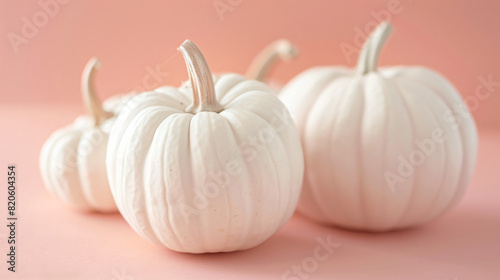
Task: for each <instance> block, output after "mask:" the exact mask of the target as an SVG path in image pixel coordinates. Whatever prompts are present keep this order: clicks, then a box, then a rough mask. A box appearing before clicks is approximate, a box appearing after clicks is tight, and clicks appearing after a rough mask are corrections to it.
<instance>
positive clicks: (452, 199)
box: [419, 71, 472, 217]
mask: <svg viewBox="0 0 500 280" xmlns="http://www.w3.org/2000/svg"><path fill="white" fill-rule="evenodd" d="M426 72H428V73H431V74H433V75H434V73H433V72H432V71H426ZM444 81H445V82H446V83H447V84H448V85H447V86H450V85H449V83H448V81H446V80H444ZM419 82H420V83H421V84H424V85H426V86H427V87H428V88H430V89H433V90H434V91H435V92H436V93H438V94H437V96H438V97H439V98H440V99H441V100H443V102H445V104H446V105H447V108H448V110H451V111H452V112H453V110H452V106H450V105H449V102H447V100H446V99H445V98H444V97H443V96H442V95H441V94H440V91H439V90H435V89H434V88H433V87H432V86H430V85H428V84H427V83H426V82H423V81H422V80H419ZM451 87H452V88H453V89H454V87H453V86H451ZM454 90H455V89H454ZM455 92H458V91H456V90H455ZM458 100H459V101H460V102H462V103H463V100H462V98H461V97H460V96H459V97H458ZM450 102H452V101H451V100H450ZM457 102H458V101H457ZM471 118H472V116H471ZM462 126H463V124H462ZM459 134H460V136H461V137H458V138H459V141H460V146H461V150H462V154H463V157H462V160H461V162H460V172H459V174H460V175H459V176H460V177H459V179H458V181H457V185H456V187H455V193H454V195H453V196H452V197H451V198H450V200H449V203H448V205H447V206H446V207H445V208H443V209H442V210H441V211H440V212H439V213H437V214H435V216H434V217H438V216H440V215H441V214H442V213H444V212H446V211H447V210H448V209H450V208H451V207H453V206H454V204H455V203H453V201H455V202H456V201H457V200H458V199H459V198H460V197H461V191H460V185H461V184H464V183H463V181H464V180H463V176H465V175H466V174H464V173H465V172H463V170H464V168H465V167H464V166H466V164H465V163H466V162H468V160H467V159H466V152H465V145H464V143H463V139H465V138H466V137H464V136H465V135H464V134H465V132H464V129H463V127H460V128H459ZM469 181H470V178H469ZM464 185H465V187H463V189H466V186H467V184H464Z"/></svg>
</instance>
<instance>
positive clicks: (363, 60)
mask: <svg viewBox="0 0 500 280" xmlns="http://www.w3.org/2000/svg"><path fill="white" fill-rule="evenodd" d="M391 32H392V27H391V25H390V24H389V22H387V21H384V22H382V23H381V24H379V25H378V26H377V28H375V30H374V31H373V32H372V34H370V37H369V38H368V39H367V40H366V41H365V43H364V44H363V48H362V49H361V54H360V55H359V59H358V65H357V72H358V73H359V74H361V75H364V74H367V73H369V72H373V71H376V70H377V62H378V57H379V54H380V50H381V49H382V46H383V45H384V43H385V41H386V40H387V38H389V35H390V34H391Z"/></svg>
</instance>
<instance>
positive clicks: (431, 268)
mask: <svg viewBox="0 0 500 280" xmlns="http://www.w3.org/2000/svg"><path fill="white" fill-rule="evenodd" d="M81 111H82V109H81V106H77V105H64V106H63V105H9V106H6V105H1V106H0V115H1V117H0V127H1V128H2V136H1V139H2V140H1V141H2V142H1V146H0V166H1V167H2V168H3V171H1V172H0V182H6V181H7V179H6V173H7V165H8V164H12V163H13V164H16V166H17V170H18V201H19V203H18V204H19V209H18V217H19V221H18V223H19V225H18V243H19V244H18V246H19V247H18V248H19V251H18V266H17V272H16V273H15V274H14V273H11V272H8V271H7V264H6V263H5V262H4V260H5V258H6V257H5V254H6V250H7V247H6V240H5V238H6V230H5V226H1V227H0V229H1V230H0V251H1V255H2V256H4V257H2V262H1V264H0V279H106V280H109V279H114V280H132V279H137V280H138V279H281V277H282V276H283V274H284V273H286V272H287V271H288V270H291V269H292V267H293V266H294V265H296V266H300V265H302V264H305V265H306V267H307V268H308V269H309V270H310V271H311V272H310V273H307V274H304V275H302V276H303V279H407V280H412V279H415V280H422V279H436V280H452V279H458V280H462V279H481V280H488V279H491V280H494V279H495V280H497V279H500V266H499V264H500V263H499V262H500V203H499V201H498V197H499V195H500V189H499V182H500V175H499V174H500V173H499V172H498V170H500V150H499V149H498V143H499V141H500V131H498V130H493V129H490V128H481V127H480V148H479V158H478V165H477V169H476V173H475V176H474V179H473V182H472V185H471V187H470V189H469V191H468V193H467V194H466V196H465V198H464V199H463V201H462V202H461V203H460V204H459V205H458V206H457V207H456V208H455V209H453V210H452V211H451V212H449V213H448V214H446V215H444V216H442V217H440V218H439V219H437V220H435V221H433V222H431V223H429V224H427V225H425V226H422V227H419V228H415V229H412V230H406V231H400V232H393V233H387V234H368V233H359V232H349V231H345V230H340V229H336V228H332V227H326V226H320V225H316V224H314V223H311V222H309V221H307V220H306V219H305V218H303V217H301V216H295V217H293V218H292V220H291V221H290V222H289V223H287V224H286V226H285V227H284V228H283V229H282V230H280V231H279V232H278V233H277V234H276V235H274V236H273V237H272V238H271V239H269V240H268V241H266V242H265V243H264V244H262V245H260V246H258V247H256V248H254V249H252V250H248V251H244V252H235V253H225V254H205V255H190V254H181V253H175V252H172V251H169V250H168V249H166V248H162V247H157V246H155V245H153V244H150V243H148V242H147V241H145V240H144V239H142V238H141V237H140V236H138V235H137V234H136V233H135V232H134V231H133V230H132V229H131V228H130V227H129V226H128V225H127V223H126V222H125V221H124V220H123V219H122V218H121V217H120V216H119V215H112V216H106V215H99V214H82V213H78V212H75V211H72V210H69V209H68V208H67V207H66V205H63V204H62V203H61V202H59V201H58V200H57V199H56V198H55V197H52V196H50V195H49V194H48V192H47V191H46V190H45V189H44V187H43V185H42V182H41V177H40V174H39V171H38V156H39V151H40V148H41V145H42V143H43V141H45V139H46V138H47V137H48V135H49V134H50V133H51V132H52V131H53V130H54V129H56V128H58V127H60V126H62V125H64V124H66V123H69V122H70V121H72V120H73V118H74V117H75V116H76V115H77V114H78V112H81ZM4 185H5V184H4ZM6 201H7V199H6V188H2V189H1V190H0V213H1V215H0V219H1V221H2V224H3V223H4V222H5V221H6V220H5V219H6V212H7V211H6V210H5V209H6ZM318 238H320V239H322V240H324V241H326V240H328V239H330V240H331V241H332V242H333V243H335V244H336V245H339V246H338V247H337V248H335V249H333V251H332V253H331V254H330V255H325V254H326V251H320V253H321V258H325V260H324V261H319V262H318V265H317V267H316V268H315V267H313V266H312V267H310V266H308V265H311V264H314V263H311V261H312V258H314V256H315V250H316V248H317V247H318V246H320V242H318V241H317V239H318ZM326 256H328V257H327V258H326ZM312 268H315V269H312ZM304 273H305V272H304ZM305 277H308V278H305ZM289 279H300V278H291V277H290V278H289Z"/></svg>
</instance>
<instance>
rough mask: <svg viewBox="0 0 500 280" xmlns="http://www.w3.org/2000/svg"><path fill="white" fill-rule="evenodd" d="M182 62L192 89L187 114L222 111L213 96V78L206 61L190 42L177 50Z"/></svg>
mask: <svg viewBox="0 0 500 280" xmlns="http://www.w3.org/2000/svg"><path fill="white" fill-rule="evenodd" d="M178 50H179V51H180V52H181V53H182V56H183V57H184V61H185V62H186V67H187V70H188V74H189V80H190V81H191V87H192V88H193V103H191V105H190V106H189V107H188V108H187V109H186V111H187V112H189V113H193V114H196V113H198V112H202V111H209V112H216V113H219V112H220V111H222V109H223V107H222V106H221V105H220V104H219V102H217V98H216V96H215V86H214V78H213V76H212V72H210V68H209V67H208V64H207V61H206V60H205V57H203V54H202V53H201V51H200V49H199V48H198V47H197V46H196V45H195V44H194V43H193V42H191V41H189V40H186V41H184V43H182V45H181V46H180V47H179V49H178Z"/></svg>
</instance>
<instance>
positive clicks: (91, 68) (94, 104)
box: [81, 57, 113, 126]
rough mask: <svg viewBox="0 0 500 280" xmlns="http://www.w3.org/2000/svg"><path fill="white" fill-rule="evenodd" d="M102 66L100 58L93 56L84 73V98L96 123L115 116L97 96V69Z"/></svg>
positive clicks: (82, 89) (98, 123)
mask: <svg viewBox="0 0 500 280" xmlns="http://www.w3.org/2000/svg"><path fill="white" fill-rule="evenodd" d="M100 66H101V62H100V61H99V59H97V58H95V57H93V58H91V59H90V60H89V62H87V65H85V68H84V69H83V73H82V82H81V83H82V84H81V91H82V99H83V103H84V104H85V108H86V109H87V112H88V113H89V115H90V116H91V117H92V118H93V119H94V121H95V125H96V126H98V125H100V124H101V123H102V122H103V121H105V120H107V119H109V118H110V117H111V116H113V114H112V113H110V112H106V111H104V109H103V108H102V104H101V101H100V100H99V99H98V98H97V95H96V93H95V89H94V75H95V69H96V68H99V67H100Z"/></svg>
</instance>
